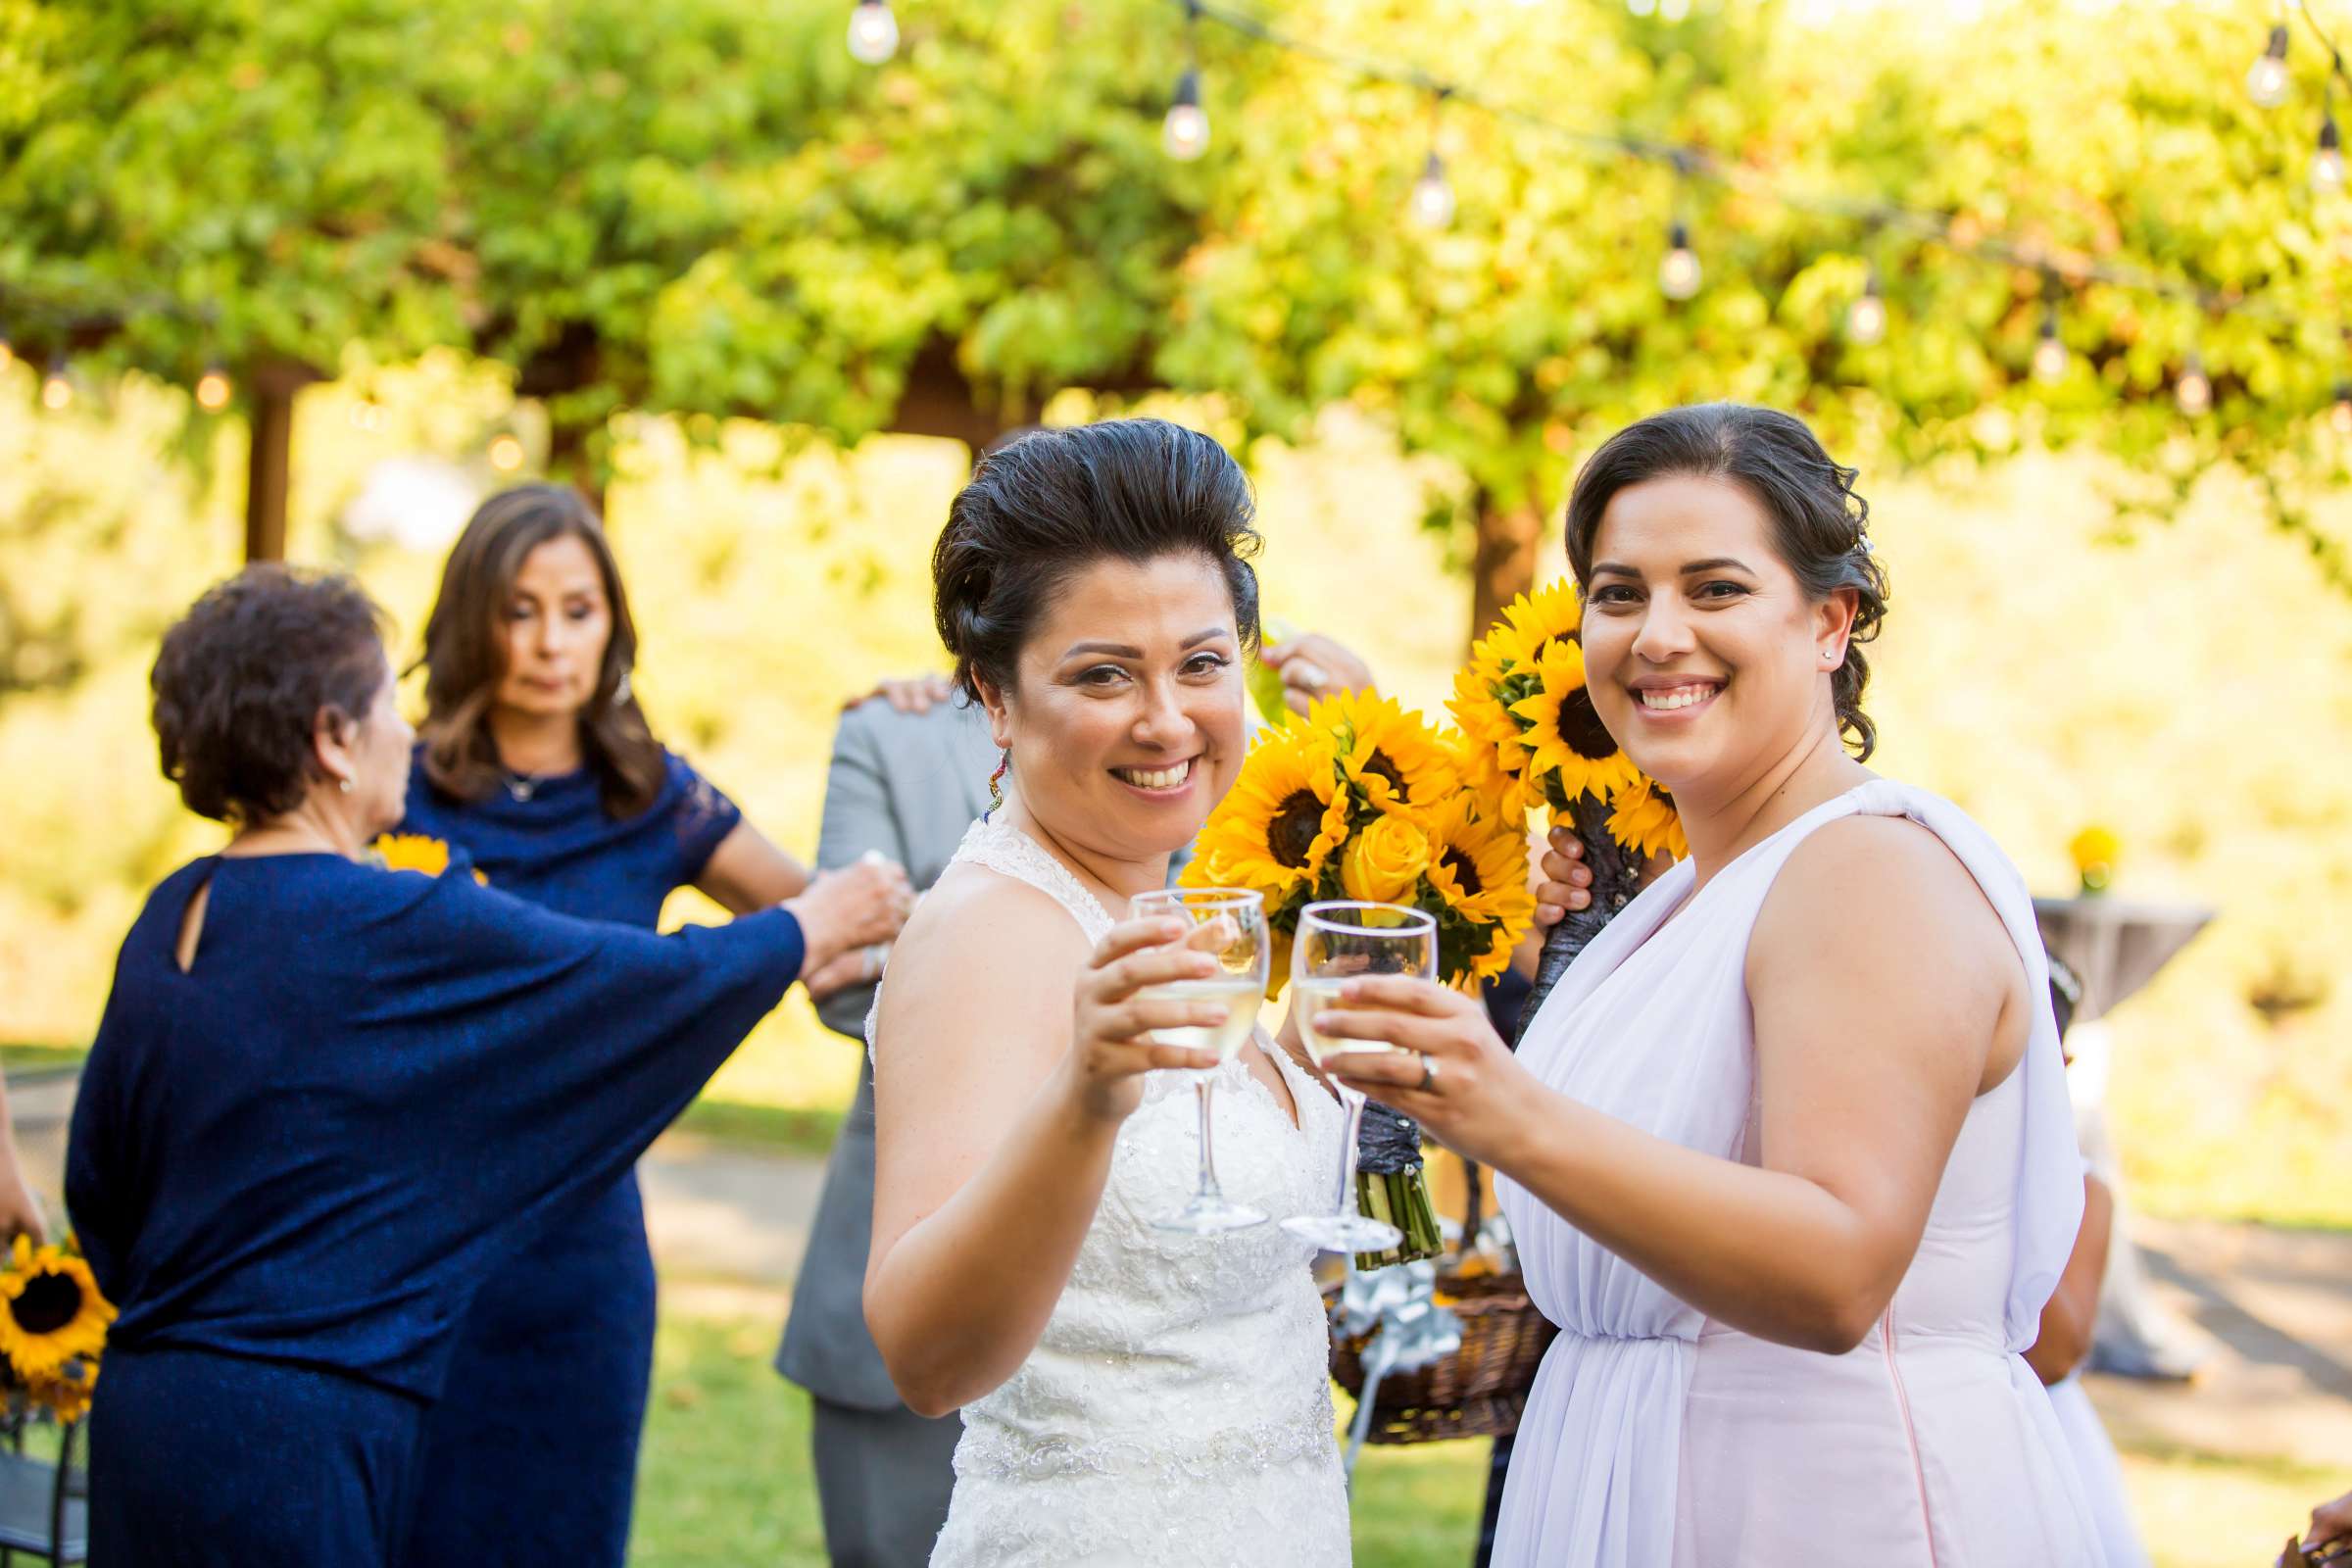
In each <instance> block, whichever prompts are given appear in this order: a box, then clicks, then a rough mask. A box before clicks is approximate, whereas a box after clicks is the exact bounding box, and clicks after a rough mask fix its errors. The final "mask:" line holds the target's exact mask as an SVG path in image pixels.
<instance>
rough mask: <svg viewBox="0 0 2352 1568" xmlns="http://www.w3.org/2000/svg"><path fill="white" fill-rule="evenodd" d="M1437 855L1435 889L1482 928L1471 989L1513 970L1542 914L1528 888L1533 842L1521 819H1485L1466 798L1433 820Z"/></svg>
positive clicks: (1468, 980) (1471, 958)
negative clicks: (1516, 956)
mask: <svg viewBox="0 0 2352 1568" xmlns="http://www.w3.org/2000/svg"><path fill="white" fill-rule="evenodd" d="M1430 838H1431V840H1432V843H1433V845H1434V853H1433V855H1432V856H1431V858H1430V866H1429V885H1430V887H1431V889H1432V890H1433V891H1434V892H1436V894H1437V895H1438V897H1439V898H1440V899H1442V900H1444V901H1445V904H1446V908H1447V909H1448V910H1449V911H1451V912H1452V913H1453V914H1454V915H1456V916H1459V917H1460V918H1461V919H1462V920H1464V921H1465V922H1468V923H1469V924H1471V925H1472V926H1474V927H1478V928H1481V929H1480V946H1479V947H1478V948H1477V949H1476V951H1475V952H1472V953H1469V954H1466V955H1465V956H1464V961H1465V963H1466V965H1467V970H1468V972H1467V975H1466V976H1465V978H1464V982H1463V983H1464V984H1465V985H1475V984H1476V983H1478V982H1480V981H1485V980H1492V979H1493V978H1495V976H1496V975H1498V974H1500V973H1502V971H1503V970H1504V969H1505V968H1507V967H1509V965H1510V961H1511V950H1512V949H1513V948H1516V947H1517V946H1518V945H1519V940H1520V938H1522V937H1524V936H1526V935H1527V928H1528V926H1529V925H1530V924H1531V923H1532V922H1533V921H1534V919H1535V914H1536V900H1535V895H1534V894H1532V893H1530V892H1529V891H1528V887H1527V838H1526V834H1525V832H1524V831H1523V830H1522V828H1521V826H1520V825H1519V823H1518V822H1517V821H1516V820H1502V821H1496V820H1494V819H1492V818H1485V817H1482V816H1481V815H1480V814H1479V812H1478V809H1477V806H1476V803H1475V802H1474V801H1473V800H1472V799H1471V798H1470V797H1468V796H1461V797H1458V798H1456V799H1454V800H1452V801H1448V802H1447V803H1446V805H1444V806H1442V807H1440V808H1439V809H1437V811H1436V812H1435V813H1434V814H1433V815H1432V817H1431V819H1430Z"/></svg>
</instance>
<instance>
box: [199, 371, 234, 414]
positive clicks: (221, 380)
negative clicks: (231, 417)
mask: <svg viewBox="0 0 2352 1568" xmlns="http://www.w3.org/2000/svg"><path fill="white" fill-rule="evenodd" d="M232 390H234V389H233V388H232V387H231V386H230V385H229V381H228V372H227V371H225V370H223V369H221V367H220V366H218V365H208V366H206V367H205V368H204V373H203V374H202V375H200V376H198V377H197V378H196V405H197V407H199V408H201V409H203V410H204V412H205V413H207V414H219V413H220V412H221V410H222V409H225V408H227V407H228V395H229V393H230V392H231V391H232Z"/></svg>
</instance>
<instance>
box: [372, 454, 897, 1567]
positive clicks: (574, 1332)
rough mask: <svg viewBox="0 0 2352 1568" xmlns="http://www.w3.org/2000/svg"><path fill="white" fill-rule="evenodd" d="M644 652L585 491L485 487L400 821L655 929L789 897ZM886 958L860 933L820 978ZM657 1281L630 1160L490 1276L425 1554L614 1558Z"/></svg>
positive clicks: (569, 902)
mask: <svg viewBox="0 0 2352 1568" xmlns="http://www.w3.org/2000/svg"><path fill="white" fill-rule="evenodd" d="M636 654H637V633H636V627H635V624H634V622H633V621H632V619H631V617H630V615H629V609H628V599H627V595H626V592H625V590H624V588H623V586H622V583H621V579H620V573H619V570H618V568H617V566H616V565H615V564H614V562H613V554H612V551H611V549H610V548H609V547H608V545H607V544H606V541H605V537H604V531H603V529H602V528H601V527H600V526H599V524H598V522H597V519H596V515H595V513H594V512H592V511H591V510H590V509H589V507H588V505H587V503H586V502H585V501H584V500H582V499H581V497H580V495H579V493H578V492H577V491H574V490H572V489H569V488H568V487H564V486H560V485H547V484H531V485H522V486H518V487H516V488H515V489H512V490H509V491H506V492H504V493H502V494H500V495H496V496H493V497H491V498H490V499H489V500H488V501H486V502H484V503H483V504H482V506H481V509H480V510H479V511H477V512H476V513H475V514H474V515H473V519H472V521H471V522H469V523H468V524H467V525H466V532H465V534H464V535H463V536H462V537H461V538H460V539H459V540H458V543H457V545H456V547H455V548H454V549H453V550H452V551H451V552H450V557H449V561H448V564H447V565H446V566H445V567H444V569H443V573H442V578H441V591H440V597H439V600H438V602H437V603H436V604H435V606H434V608H433V613H432V617H431V620H430V622H429V623H428V625H427V628H426V632H425V657H424V662H425V667H426V671H427V673H426V682H425V702H426V705H427V713H426V716H425V720H424V725H423V731H424V740H423V743H422V744H421V745H419V746H418V747H417V753H416V765H415V771H414V773H413V775H412V777H411V779H410V785H409V804H408V812H409V814H408V820H407V822H406V823H405V824H404V831H408V832H413V833H423V834H428V835H430V836H432V837H434V838H438V839H442V840H445V841H447V842H449V843H451V844H454V845H457V846H458V847H460V848H462V849H464V850H465V851H466V854H467V855H468V856H469V857H471V858H472V860H473V863H474V864H475V865H476V866H477V867H479V868H480V869H481V870H482V871H483V872H484V873H486V874H487V875H488V877H489V879H490V884H491V886H493V887H496V888H500V889H503V890H504V891H506V892H508V893H512V894H514V895H515V897H517V898H521V899H528V900H530V901H531V902H532V903H534V904H539V905H544V906H545V907H548V908H551V909H556V910H560V911H562V912H563V913H564V914H570V915H577V916H580V917H581V918H584V919H593V920H613V921H618V922H620V923H622V924H626V925H633V926H640V927H643V928H645V929H646V930H649V931H650V930H652V929H653V928H654V926H655V924H656V922H657V921H659V919H660V918H661V914H662V903H663V901H664V900H666V899H667V898H668V897H669V895H670V893H671V892H672V891H673V890H675V889H677V888H680V887H687V886H693V887H699V888H701V889H702V890H703V891H704V892H706V893H708V894H710V895H711V898H713V899H714V900H716V901H717V902H718V903H719V904H720V905H722V906H724V907H726V908H728V909H730V910H732V911H733V912H735V913H738V914H742V913H746V912H749V911H751V910H754V909H760V908H765V907H768V906H770V905H773V904H777V903H780V902H782V901H784V900H786V899H790V898H793V897H796V896H797V895H798V894H799V893H800V892H801V891H802V889H803V888H805V887H806V886H808V882H809V876H808V873H807V872H806V871H805V870H804V869H803V868H802V867H801V866H800V865H799V864H798V863H797V862H795V861H794V860H793V859H792V858H790V857H789V856H786V855H785V854H783V853H782V852H781V851H779V850H778V849H776V848H775V846H773V845H772V844H770V843H769V842H768V841H767V840H766V839H765V838H763V837H761V836H760V833H759V831H758V830H757V829H756V828H754V827H753V826H752V825H751V824H750V823H749V822H746V821H745V820H744V819H743V813H742V812H741V811H739V810H738V809H736V808H735V805H734V803H733V802H731V801H729V800H728V799H727V798H726V797H725V796H724V795H721V794H720V793H719V792H718V791H717V790H715V789H713V788H712V787H711V785H710V784H708V783H706V782H705V781H704V780H703V779H702V778H701V777H700V776H699V775H697V774H696V772H695V771H694V769H693V768H692V767H690V766H688V765H687V764H686V762H685V761H684V760H681V759H680V758H678V757H677V756H675V755H674V754H672V753H670V752H668V751H666V750H664V749H663V748H662V746H661V745H660V743H658V742H657V741H656V740H655V739H654V736H653V734H652V732H651V730H650V729H649V727H648V725H647V723H646V719H645V715H644V713H643V711H641V710H640V708H639V706H638V704H637V702H636V700H635V698H634V697H633V696H632V694H631V692H630V682H629V672H630V668H631V666H632V664H633V663H634V662H635V660H636ZM872 962H873V959H872V958H871V957H870V956H869V955H868V953H867V952H865V951H864V950H860V951H859V952H858V953H855V954H852V955H849V956H848V958H847V968H846V969H845V968H844V967H842V966H837V967H836V968H835V970H834V971H833V973H831V974H829V975H823V974H817V975H811V977H810V987H811V990H812V991H813V992H814V993H816V994H819V995H822V994H823V993H824V992H825V991H828V990H831V989H834V988H835V987H837V986H838V985H840V984H842V983H844V982H845V981H848V980H854V979H856V978H857V977H858V973H859V972H860V971H861V970H862V969H863V968H864V967H865V966H867V965H869V964H871V963H872ZM654 1293H655V1286H654V1264H653V1257H652V1254H651V1253H650V1251H649V1250H647V1247H646V1236H645V1214H644V1208H643V1204H642V1203H641V1201H640V1199H639V1195H638V1189H637V1178H636V1175H635V1172H634V1171H632V1170H622V1171H619V1172H617V1173H616V1174H615V1179H614V1180H613V1181H612V1182H610V1183H608V1184H607V1185H606V1186H605V1187H604V1188H603V1189H602V1190H601V1191H598V1192H596V1193H594V1194H592V1195H590V1196H589V1197H588V1199H587V1200H586V1201H584V1202H582V1203H580V1204H578V1205H576V1207H575V1208H574V1210H573V1211H572V1212H570V1213H568V1214H565V1215H563V1216H560V1217H559V1218H558V1219H557V1220H556V1221H555V1222H554V1223H553V1224H551V1225H550V1226H549V1228H548V1229H547V1231H546V1233H545V1234H544V1235H543V1236H541V1237H540V1238H539V1239H538V1240H537V1242H536V1243H534V1244H533V1245H532V1246H531V1247H530V1249H529V1250H526V1251H524V1252H522V1253H521V1254H519V1255H517V1256H516V1257H515V1258H514V1259H512V1260H511V1261H509V1262H508V1263H507V1264H506V1265H505V1266H503V1267H502V1268H500V1269H499V1270H498V1271H497V1272H496V1273H494V1274H492V1275H491V1276H490V1277H489V1278H488V1279H486V1280H484V1281H483V1282H482V1288H481V1292H480V1294H479V1295H478V1296H477V1297H476V1298H475V1299H474V1302H473V1305H472V1307H471V1308H470V1310H469V1311H468V1313H467V1315H466V1326H465V1329H464V1331H463V1333H462V1334H461V1335H460V1336H459V1342H458V1349H457V1357H456V1361H455V1363H454V1367H453V1372H452V1376H451V1379H450V1384H449V1392H448V1394H447V1395H446V1396H445V1397H443V1399H442V1400H441V1402H440V1403H439V1404H438V1405H437V1406H435V1408H434V1410H433V1413H432V1414H431V1416H430V1417H429V1418H428V1419H427V1421H426V1425H425V1442H424V1446H423V1449H422V1454H421V1458H420V1460H419V1466H420V1468H419V1485H418V1488H417V1519H416V1525H415V1528H414V1529H413V1530H412V1532H411V1534H410V1557H411V1560H412V1561H414V1562H415V1563H417V1564H418V1565H419V1568H423V1565H437V1564H443V1563H453V1562H465V1563H467V1564H471V1565H474V1568H493V1565H497V1564H505V1563H514V1564H517V1565H521V1564H539V1563H551V1562H560V1563H564V1564H565V1565H566V1568H620V1565H621V1563H622V1561H623V1559H624V1557H625V1556H626V1554H627V1550H628V1536H629V1513H630V1499H631V1496H632V1494H633V1491H634V1487H635V1481H636V1474H637V1440H638V1433H639V1431H640V1429H641V1428H642V1426H643V1424H644V1419H645V1400H646V1389H647V1385H648V1382H649V1381H650V1378H651V1375H652V1370H653V1348H654ZM518 1520H528V1521H529V1525H528V1528H526V1529H517V1528H516V1522H517V1521H518Z"/></svg>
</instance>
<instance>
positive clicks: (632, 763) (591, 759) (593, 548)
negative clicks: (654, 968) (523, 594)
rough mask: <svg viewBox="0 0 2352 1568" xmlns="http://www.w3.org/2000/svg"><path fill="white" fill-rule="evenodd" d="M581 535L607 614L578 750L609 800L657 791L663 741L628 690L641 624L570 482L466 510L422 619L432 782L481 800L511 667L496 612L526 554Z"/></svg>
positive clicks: (630, 811) (613, 808) (495, 772)
mask: <svg viewBox="0 0 2352 1568" xmlns="http://www.w3.org/2000/svg"><path fill="white" fill-rule="evenodd" d="M566 538H569V539H577V540H579V541H580V542H581V543H582V544H584V545H586V546H587V547H588V553H589V554H590V555H592V556H594V557H595V558H596V565H597V570H598V571H599V572H600V573H602V574H603V576H604V579H605V602H606V603H607V604H608V605H609V606H611V608H612V612H613V637H612V640H611V641H610V642H608V643H607V644H606V645H605V661H604V665H603V667H602V668H600V669H599V670H598V671H597V678H596V692H595V695H593V696H592V697H590V698H589V700H588V706H587V708H586V709H585V710H584V711H582V712H581V714H580V748H581V750H582V751H583V752H585V753H586V754H587V759H588V765H589V766H590V767H591V768H593V769H595V770H596V773H597V776H598V780H599V782H600V783H601V784H602V786H603V790H604V799H605V809H606V810H607V811H608V812H610V813H611V814H612V815H613V816H615V817H629V816H635V815H636V814H637V813H638V812H640V811H642V810H644V809H646V808H647V807H649V806H651V805H653V804H654V801H655V799H656V798H657V797H659V796H660V795H661V793H662V779H663V776H664V772H665V769H664V767H663V764H662V745H661V742H659V741H657V740H655V739H654V733H653V730H652V728H651V727H650V726H648V725H647V723H646V721H645V712H644V711H643V710H642V709H640V708H639V707H638V706H637V699H636V698H635V697H634V696H632V695H631V694H630V691H629V669H630V667H631V666H632V665H634V664H635V663H636V662H637V623H636V622H635V621H634V620H632V619H631V618H630V617H629V599H628V594H627V593H626V592H625V591H624V590H623V589H622V587H621V585H620V567H619V565H618V564H615V563H614V561H613V548H612V546H611V545H609V544H607V543H606V542H605V530H604V525H603V524H602V523H600V522H598V521H597V517H596V512H595V509H593V508H592V507H590V506H589V505H588V502H587V499H586V498H585V497H583V496H582V495H581V494H580V493H579V492H578V491H577V490H574V489H571V488H570V487H569V486H567V485H558V484H524V485H516V486H515V488H514V489H512V490H506V491H501V492H500V493H499V494H497V495H494V496H492V497H491V498H490V499H489V500H487V501H485V502H483V503H482V504H481V506H479V507H478V508H476V509H475V510H474V514H473V517H472V520H470V521H469V522H467V523H466V531H465V532H464V533H463V534H461V535H459V537H458V542H457V544H456V545H455V546H454V547H453V548H452V549H451V550H450V552H449V562H448V564H446V565H444V566H443V567H442V568H441V591H440V594H439V596H438V597H437V598H435V600H434V601H433V614H432V618H431V619H430V620H428V621H427V622H426V623H425V628H424V658H423V659H422V661H421V662H422V664H423V665H424V669H425V677H424V703H425V715H424V724H423V726H422V729H423V735H424V772H425V777H427V778H429V779H430V780H432V783H433V787H434V788H436V789H439V790H441V791H443V792H444V793H446V794H449V795H453V796H455V797H457V798H458V799H459V800H462V801H478V800H481V799H483V798H484V797H485V796H487V795H488V794H489V793H490V792H491V791H492V790H494V789H496V788H497V787H498V785H499V780H500V777H501V774H502V771H503V769H502V767H501V765H500V762H499V759H498V747H497V744H496V743H495V742H494V741H493V740H492V739H491V736H490V724H489V718H490V708H491V705H492V703H493V701H494V700H495V699H496V697H497V695H498V685H499V682H500V681H501V680H502V679H504V678H505V675H506V672H507V655H506V636H505V632H504V629H503V628H504V620H505V616H506V611H507V603H508V601H509V600H510V599H511V598H513V596H514V593H515V577H516V576H517V575H519V574H520V573H521V571H522V563H523V560H524V558H525V557H527V556H529V555H530V553H531V552H532V551H534V550H536V549H538V548H539V547H540V546H541V545H543V544H546V543H547V542H548V541H549V540H551V539H566Z"/></svg>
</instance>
